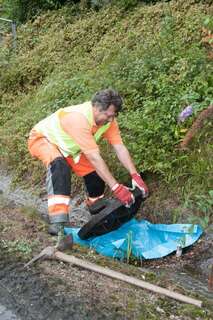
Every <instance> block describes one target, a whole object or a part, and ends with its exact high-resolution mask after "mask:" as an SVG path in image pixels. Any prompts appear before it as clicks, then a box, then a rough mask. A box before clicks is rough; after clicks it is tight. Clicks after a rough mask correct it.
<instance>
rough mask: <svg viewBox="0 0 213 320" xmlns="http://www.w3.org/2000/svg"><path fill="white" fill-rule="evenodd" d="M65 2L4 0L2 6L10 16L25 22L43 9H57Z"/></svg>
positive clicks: (53, 0)
mask: <svg viewBox="0 0 213 320" xmlns="http://www.w3.org/2000/svg"><path fill="white" fill-rule="evenodd" d="M65 2H66V0H39V1H37V0H30V1H28V0H3V1H2V7H3V10H4V11H5V12H6V14H7V16H8V18H10V19H12V20H16V21H19V22H25V21H26V20H27V19H29V18H32V17H34V16H36V15H38V14H39V13H41V12H42V11H43V10H48V9H57V8H59V7H61V5H63V4H65Z"/></svg>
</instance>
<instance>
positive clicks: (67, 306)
mask: <svg viewBox="0 0 213 320" xmlns="http://www.w3.org/2000/svg"><path fill="white" fill-rule="evenodd" d="M5 195H6V192H5V191H3V194H2V195H1V199H0V200H1V201H0V202H1V203H0V217H1V220H0V234H1V238H0V306H3V308H7V310H9V311H8V312H7V313H5V318H3V319H2V318H0V319H1V320H13V319H14V314H16V315H17V318H15V319H16V320H26V319H27V320H34V319H41V320H48V319H51V320H60V319H62V320H69V319H94V320H96V319H101V320H103V319H122V320H123V319H135V320H143V319H146V320H147V319H148V320H149V319H163V320H164V319H171V320H172V319H173V320H178V319H180V320H187V319H196V320H198V319H206V320H207V319H208V320H210V319H212V315H213V314H212V310H211V308H210V306H209V305H210V301H211V299H213V295H212V294H211V293H210V292H208V290H207V277H208V264H206V263H207V262H208V263H211V258H212V251H211V250H212V234H209V235H208V236H207V237H206V238H205V239H203V240H201V241H200V242H198V243H197V244H196V246H195V247H193V248H190V249H189V250H187V252H185V253H184V255H183V257H182V258H181V259H178V260H177V258H176V257H175V256H174V255H172V256H169V257H167V258H165V259H161V260H156V261H145V262H144V263H143V265H142V266H141V267H142V268H140V267H138V266H137V267H135V266H133V265H127V264H125V263H121V262H119V261H113V260H111V259H107V258H104V257H101V256H99V255H96V254H95V253H94V252H93V251H91V250H88V249H84V248H80V247H78V246H74V249H73V251H72V254H73V255H76V256H77V257H81V258H85V259H87V260H89V261H92V262H94V263H98V264H100V265H102V266H107V267H109V268H112V269H114V270H117V271H120V272H123V273H125V274H128V275H132V276H135V277H137V278H139V279H142V280H146V281H149V282H150V281H151V282H153V283H155V284H158V285H160V286H165V287H166V288H169V289H172V290H175V291H178V292H180V293H184V294H187V295H190V296H192V297H196V298H198V299H202V300H204V301H205V303H207V304H208V305H207V306H205V307H204V308H203V309H199V308H195V307H193V306H190V305H184V304H183V303H178V302H176V301H174V300H171V299H169V298H165V297H163V296H158V295H156V294H154V293H153V294H152V293H151V292H147V291H145V290H142V289H136V288H135V287H133V286H130V285H127V284H124V283H122V282H119V281H116V280H112V279H110V278H107V277H104V276H101V275H98V274H96V273H93V272H89V271H86V270H83V269H80V268H77V267H74V266H71V265H68V264H64V263H59V262H57V261H43V262H39V263H37V264H35V265H33V266H32V267H31V268H30V269H28V270H24V269H23V265H24V263H25V262H26V261H29V259H30V258H31V257H32V256H33V255H35V254H36V253H38V252H40V251H41V249H43V248H44V247H46V246H48V245H52V244H54V239H53V238H51V237H50V236H48V234H47V232H46V228H47V225H46V224H45V223H44V221H43V220H42V219H41V218H40V217H39V214H38V212H36V211H35V210H34V209H33V208H32V207H30V206H29V204H28V206H23V205H20V203H19V204H16V203H15V202H14V200H8V199H7V200H5V198H4V196H5ZM7 198H8V197H7ZM187 268H188V270H189V269H190V268H192V271H194V272H195V271H196V272H195V274H194V278H193V277H192V276H191V272H188V271H187ZM181 274H182V276H181ZM181 281H182V282H181ZM184 282H185V283H184ZM187 286H188V287H187ZM184 287H185V288H186V289H184ZM193 291H194V292H193ZM4 310H5V309H4ZM10 310H11V311H12V312H13V314H12V313H10ZM0 311H1V308H0ZM0 315H1V314H0Z"/></svg>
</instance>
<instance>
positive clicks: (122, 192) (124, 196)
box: [112, 183, 135, 207]
mask: <svg viewBox="0 0 213 320" xmlns="http://www.w3.org/2000/svg"><path fill="white" fill-rule="evenodd" d="M112 191H113V193H114V196H115V197H116V198H117V199H118V200H120V201H121V202H122V203H123V204H124V205H125V206H126V207H129V206H130V205H131V204H132V203H134V201H135V199H134V196H133V194H132V193H131V192H130V191H129V189H128V188H127V187H125V186H124V185H123V184H118V183H117V184H116V185H114V187H113V188H112Z"/></svg>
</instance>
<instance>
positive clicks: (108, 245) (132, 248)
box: [65, 219, 202, 259]
mask: <svg viewBox="0 0 213 320" xmlns="http://www.w3.org/2000/svg"><path fill="white" fill-rule="evenodd" d="M78 231H79V228H65V233H66V234H72V235H73V239H74V243H78V244H80V245H82V246H87V247H90V248H92V249H94V250H95V251H96V252H98V253H100V254H102V255H104V256H108V257H113V258H118V259H124V258H127V257H129V256H130V253H131V255H132V256H133V257H135V258H139V259H154V258H161V257H164V256H166V255H168V254H170V253H172V252H174V251H176V250H177V247H181V248H185V247H188V246H190V245H192V244H193V243H194V242H195V241H197V240H198V238H199V237H200V236H201V234H202V229H201V227H200V226H199V225H193V224H152V223H150V222H149V221H147V220H142V221H137V220H135V219H132V220H130V221H129V222H127V223H125V224H123V225H122V226H121V227H120V228H119V229H117V230H114V231H112V232H109V233H107V234H104V235H101V236H97V237H92V238H90V239H88V240H81V239H80V238H79V236H78Z"/></svg>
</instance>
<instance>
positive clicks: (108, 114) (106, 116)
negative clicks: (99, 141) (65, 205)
mask: <svg viewBox="0 0 213 320" xmlns="http://www.w3.org/2000/svg"><path fill="white" fill-rule="evenodd" d="M116 116H117V112H116V110H115V106H114V105H113V104H111V105H110V106H109V108H108V109H107V110H101V109H100V108H98V107H95V110H94V119H95V123H96V125H98V126H103V125H104V124H107V123H108V122H112V121H113V120H114V118H115V117H116Z"/></svg>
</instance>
